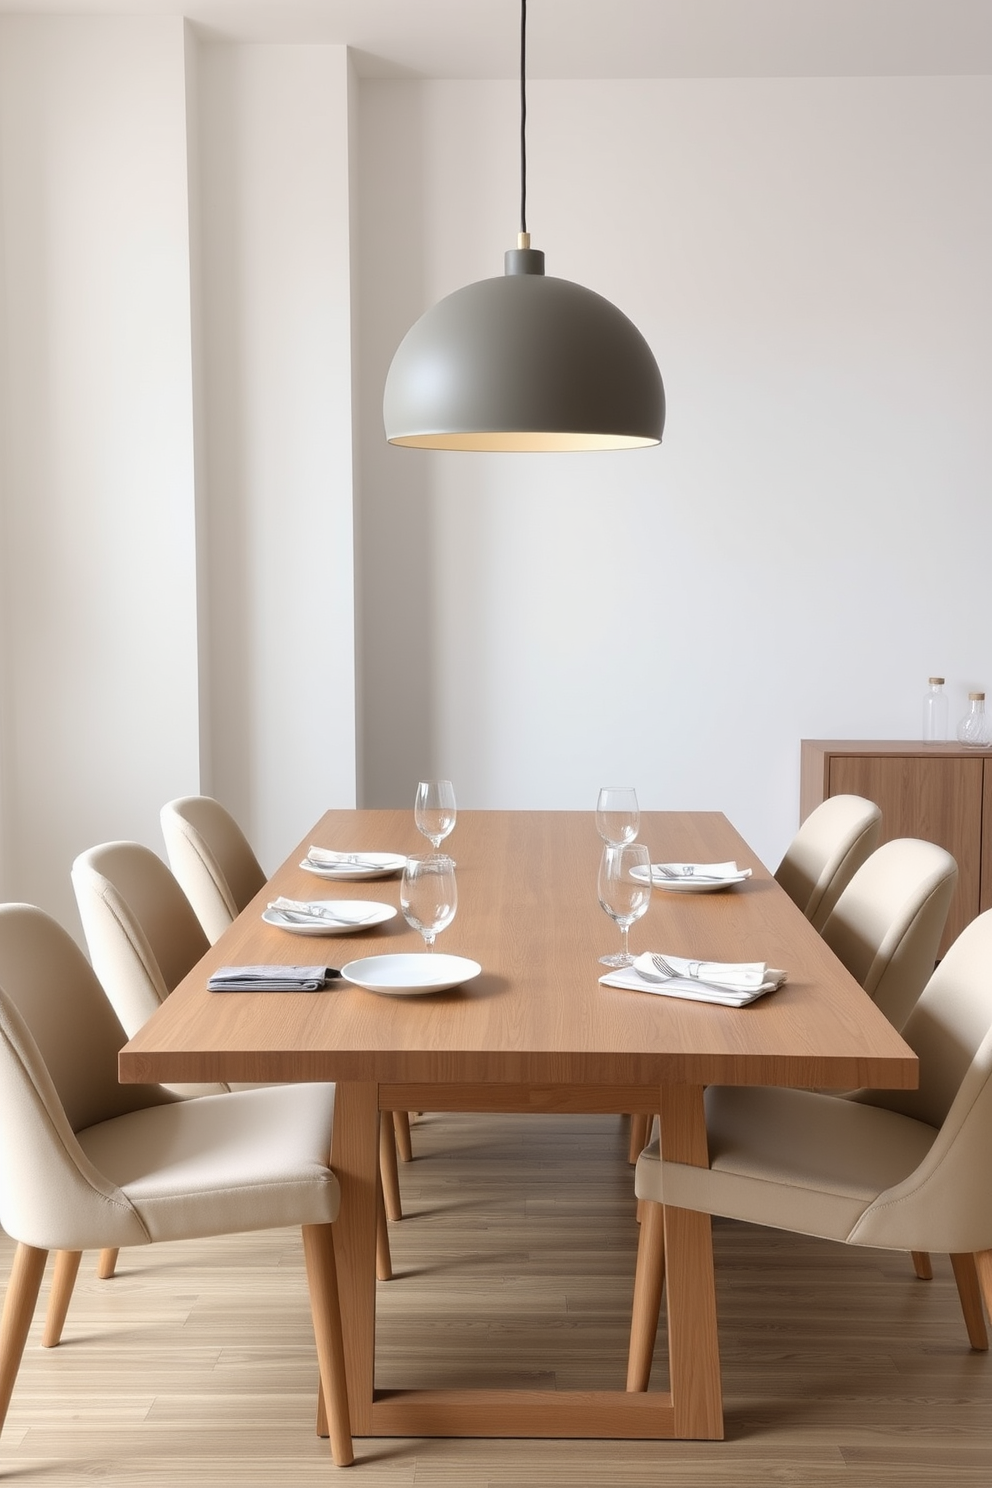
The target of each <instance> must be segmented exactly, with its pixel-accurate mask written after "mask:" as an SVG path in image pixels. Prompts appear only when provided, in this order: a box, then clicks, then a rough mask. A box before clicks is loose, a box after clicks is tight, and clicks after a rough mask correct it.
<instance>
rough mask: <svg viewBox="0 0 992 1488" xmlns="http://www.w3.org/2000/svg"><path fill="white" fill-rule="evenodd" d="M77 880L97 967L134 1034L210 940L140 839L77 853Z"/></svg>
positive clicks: (81, 911)
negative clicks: (140, 842)
mask: <svg viewBox="0 0 992 1488" xmlns="http://www.w3.org/2000/svg"><path fill="white" fill-rule="evenodd" d="M72 886H73V888H74V889H75V891H76V902H77V904H78V905H79V914H80V918H81V919H82V922H83V930H84V932H85V935H86V944H87V946H88V947H89V952H90V960H91V961H92V963H93V970H94V971H95V972H96V974H97V976H98V978H99V979H100V981H101V982H102V983H103V986H104V988H105V990H106V993H107V996H108V997H109V998H110V1000H111V1002H112V1003H113V1004H114V1010H115V1012H116V1013H117V1016H118V1017H119V1018H120V1020H121V1023H122V1024H123V1026H124V1030H125V1032H126V1033H127V1035H128V1038H130V1037H131V1036H132V1035H133V1034H135V1033H137V1031H138V1029H139V1028H140V1027H141V1026H142V1024H144V1023H147V1021H148V1019H149V1018H150V1017H151V1015H152V1013H154V1012H155V1010H156V1009H157V1007H158V1005H159V1003H161V1002H164V1001H165V999H166V998H167V997H168V995H169V993H170V992H171V991H172V989H173V988H174V987H176V986H178V985H179V983H180V982H181V981H182V979H183V977H184V976H185V975H186V973H187V972H188V971H189V970H190V969H191V968H192V967H193V966H195V965H196V963H197V961H199V960H200V958H201V957H202V956H204V955H205V954H206V952H207V950H208V948H209V942H208V940H207V937H206V936H205V935H204V933H203V930H202V929H201V927H200V923H199V921H198V920H197V918H196V915H195V914H194V913H193V911H192V909H191V908H190V904H189V901H188V899H187V898H186V896H185V894H184V893H183V891H182V889H181V888H180V887H179V885H178V883H177V882H176V880H175V879H174V878H173V876H172V874H171V873H170V872H169V870H168V868H167V867H166V865H165V864H164V863H163V862H162V860H161V858H159V857H156V855H155V853H153V852H152V851H151V849H150V848H147V847H142V846H141V845H140V844H139V843H137V842H105V843H103V844H102V846H100V847H92V848H90V850H89V851H88V852H84V853H80V855H79V857H78V858H77V859H76V861H75V862H74V863H73V865H72Z"/></svg>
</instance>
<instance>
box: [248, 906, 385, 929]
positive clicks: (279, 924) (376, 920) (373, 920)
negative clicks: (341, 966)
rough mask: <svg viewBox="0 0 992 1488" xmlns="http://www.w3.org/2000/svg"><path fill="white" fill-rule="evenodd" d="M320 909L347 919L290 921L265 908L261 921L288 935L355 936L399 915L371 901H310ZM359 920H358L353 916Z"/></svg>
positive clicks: (282, 913) (285, 916)
mask: <svg viewBox="0 0 992 1488" xmlns="http://www.w3.org/2000/svg"><path fill="white" fill-rule="evenodd" d="M310 902H311V903H313V904H319V905H320V907H321V909H326V910H328V911H329V912H330V913H331V914H335V913H340V914H342V915H347V916H348V918H347V920H340V921H335V920H331V919H327V920H292V919H290V918H289V915H288V914H286V913H284V912H283V910H281V909H265V910H263V912H262V919H263V920H264V921H265V923H266V924H267V925H275V927H276V929H277V930H288V931H289V933H290V935H357V933H358V932H359V931H360V930H371V928H372V926H373V925H382V924H384V923H385V921H386V920H394V919H395V918H396V916H397V914H398V913H399V911H398V910H396V909H394V908H393V906H392V905H391V904H377V903H376V902H375V901H374V900H372V899H313V900H311V901H310ZM358 915H361V916H362V918H361V919H358V918H357V916H358Z"/></svg>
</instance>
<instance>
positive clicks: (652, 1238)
mask: <svg viewBox="0 0 992 1488" xmlns="http://www.w3.org/2000/svg"><path fill="white" fill-rule="evenodd" d="M642 1205H643V1217H642V1220H641V1233H640V1236H639V1237H638V1241H637V1269H636V1271H635V1273H634V1302H633V1306H632V1309H631V1319H630V1353H629V1355H628V1358H627V1389H628V1391H630V1392H634V1391H638V1390H646V1389H647V1387H648V1380H649V1379H650V1378H651V1356H652V1354H653V1353H654V1343H655V1338H656V1337H657V1335H658V1315H659V1313H660V1312H661V1293H662V1288H663V1287H664V1284H665V1211H664V1209H663V1207H662V1206H661V1204H654V1203H651V1202H649V1201H647V1200H642Z"/></svg>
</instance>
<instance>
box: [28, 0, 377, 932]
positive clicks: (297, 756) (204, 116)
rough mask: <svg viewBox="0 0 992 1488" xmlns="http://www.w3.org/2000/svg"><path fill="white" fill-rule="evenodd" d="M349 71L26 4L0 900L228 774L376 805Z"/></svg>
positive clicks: (267, 798) (272, 838)
mask: <svg viewBox="0 0 992 1488" xmlns="http://www.w3.org/2000/svg"><path fill="white" fill-rule="evenodd" d="M352 108H353V99H352V84H351V74H350V70H349V62H348V54H347V50H346V49H345V48H344V47H331V46H240V45H235V44H224V45H222V44H211V43H206V42H203V41H202V40H200V39H198V38H197V37H196V36H195V35H194V34H193V33H192V32H191V31H190V29H189V28H187V27H185V26H184V23H183V21H182V20H181V19H179V18H157V19H150V20H149V19H134V18H131V19H125V18H113V19H111V18H99V17H77V18H64V17H32V18H18V19H11V18H4V19H2V20H0V273H2V275H3V277H2V281H0V330H2V334H3V341H2V350H0V440H2V444H0V894H2V895H3V896H4V897H6V898H24V899H29V900H32V901H34V902H36V903H39V904H41V905H43V906H44V907H45V908H47V909H49V910H51V911H52V912H53V913H55V914H56V915H57V916H58V917H59V918H60V919H62V920H63V922H65V923H66V924H68V925H70V926H71V927H74V928H75V929H76V930H77V931H78V921H77V919H76V914H75V906H74V903H73V900H72V894H71V890H70V888H69V880H68V872H69V866H70V864H71V861H72V859H73V857H74V856H75V854H76V853H78V852H79V851H80V850H82V849H83V848H85V847H87V846H89V845H91V844H92V843H94V842H98V841H103V840H106V839H109V838H115V837H128V838H136V839H138V840H139V841H143V842H145V843H147V844H148V845H150V846H151V847H153V848H155V849H157V850H158V851H162V841H161V835H160V831H159V826H158V812H159V808H160V806H161V804H162V803H163V802H164V801H165V800H167V799H169V798H170V797H172V796H176V795H181V794H186V793H193V792H196V791H198V790H201V789H203V790H208V791H210V792H212V793H214V794H216V795H217V796H219V797H220V799H221V800H223V801H225V803H226V804H227V805H228V806H229V807H231V809H233V810H234V811H235V813H236V814H237V815H238V816H239V818H240V820H241V821H242V822H243V824H244V826H245V830H246V831H247V832H248V834H249V836H250V837H251V838H252V840H253V842H254V844H255V846H256V849H257V851H258V852H259V855H260V857H261V858H262V861H263V862H269V863H270V864H272V865H273V866H274V864H275V862H277V861H278V860H279V859H280V858H281V857H282V856H283V855H284V853H285V852H286V850H287V849H288V847H289V846H291V844H292V843H293V842H294V841H295V840H296V839H297V838H298V837H299V836H300V835H301V834H302V833H303V832H304V831H305V830H306V827H307V826H308V824H309V823H310V822H311V821H312V820H313V819H314V818H315V817H316V816H317V815H318V814H319V812H320V811H321V810H323V809H324V808H325V807H326V806H328V805H349V804H353V803H354V799H355V662H354V649H355V635H354V561H353V530H352V529H353V516H352V504H353V465H352V443H353V441H352V419H353V397H352V324H351V322H352V274H351V253H352V233H353V222H352V214H351V209H350V193H351V189H352V182H351V173H350V152H351V151H352V150H353V148H354V132H353V131H352V130H351V129H350V128H349V113H350V111H351V110H352Z"/></svg>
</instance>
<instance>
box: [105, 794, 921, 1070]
mask: <svg viewBox="0 0 992 1488" xmlns="http://www.w3.org/2000/svg"><path fill="white" fill-rule="evenodd" d="M640 840H642V841H644V842H646V843H647V845H648V847H649V848H650V851H651V858H652V861H654V862H658V861H662V862H664V861H679V860H684V861H695V862H707V861H708V862H718V861H719V862H722V861H726V860H728V859H732V858H736V860H737V862H738V863H739V864H740V865H741V866H742V867H743V866H747V867H750V868H751V869H752V870H753V876H752V877H751V878H750V879H749V880H747V881H746V882H745V883H743V884H740V885H738V886H736V887H735V888H733V889H730V890H727V891H725V892H720V893H710V894H699V895H696V894H691V895H690V894H674V893H667V892H665V891H663V890H658V889H656V890H655V892H654V893H653V895H652V902H651V906H650V908H649V909H648V912H647V914H646V915H645V916H644V917H643V918H642V919H641V920H639V921H637V922H636V923H635V924H634V925H633V927H632V929H631V948H632V950H633V951H634V953H635V954H636V953H637V952H638V951H641V950H652V951H660V952H661V953H662V954H668V953H673V954H675V955H685V956H692V957H694V958H698V959H707V960H720V961H766V962H767V963H768V964H769V965H773V966H779V967H783V968H785V969H786V970H787V972H788V974H789V980H788V982H787V984H786V985H785V986H784V987H782V988H781V989H780V990H778V991H776V992H773V993H770V994H768V995H767V996H766V997H763V998H760V999H759V1000H758V1001H757V1002H755V1003H754V1004H752V1005H750V1006H749V1007H746V1008H742V1009H733V1008H725V1007H718V1006H710V1005H706V1004H700V1003H692V1002H686V1001H681V1000H676V999H674V998H666V997H659V996H653V995H651V994H648V993H639V992H628V991H622V990H619V989H614V988H609V987H603V986H601V985H600V983H599V977H600V975H601V974H602V973H603V971H604V968H603V967H601V966H600V965H599V964H598V960H597V958H598V957H599V956H600V955H601V954H603V953H604V952H606V951H612V950H615V949H617V948H618V946H619V938H620V937H619V932H618V930H617V928H616V926H615V925H614V923H613V922H612V920H610V919H609V918H608V916H607V915H606V914H605V913H604V912H603V910H602V909H601V908H600V905H599V902H598V898H597V892H596V878H597V869H598V864H599V859H600V855H601V851H602V843H601V842H600V840H599V838H598V836H597V833H596V827H595V819H594V815H593V813H592V812H569V811H462V812H459V815H458V820H457V824H456V827H455V830H454V832H453V834H452V836H451V837H450V838H449V839H448V840H447V842H446V843H445V844H444V846H445V849H446V850H447V851H449V852H450V854H451V856H452V857H454V859H455V860H456V863H457V879H458V895H459V900H458V912H457V915H456V917H455V919H454V921H453V923H452V925H451V926H450V927H449V928H448V929H447V930H445V931H444V932H443V933H442V934H441V935H440V936H439V937H438V949H439V950H441V951H445V952H449V953H453V954H459V955H464V956H469V957H472V958H473V959H475V960H477V961H479V962H480V963H481V964H482V967H483V972H482V975H481V976H479V977H477V978H475V979H474V980H473V981H471V982H470V983H467V984H466V985H465V986H464V987H461V988H456V989H453V990H451V991H447V992H439V993H432V994H430V995H428V996H423V997H410V998H391V997H386V996H381V995H378V994H376V993H373V992H367V991H363V990H362V989H360V988H357V987H353V986H350V985H348V984H346V983H338V984H337V985H335V986H333V987H331V988H329V989H327V990H325V991H321V992H317V993H278V994H276V993H272V994H265V993H210V992H208V991H207V989H206V980H207V977H208V975H209V973H210V972H211V971H212V970H213V969H214V968H215V967H217V966H221V965H227V964H241V963H245V964H248V963H256V962H258V963H268V962H272V963H290V962H292V963H298V962H299V963H304V964H311V963H314V962H320V961H325V960H326V962H327V964H329V965H334V966H341V965H343V964H344V963H345V962H346V961H348V960H353V959H356V958H358V957H362V956H367V955H375V954H379V953H382V952H387V951H417V950H420V949H421V948H422V944H423V943H422V940H421V937H420V935H419V934H418V933H417V932H416V931H414V930H411V929H410V928H409V927H408V926H407V924H406V921H405V920H404V919H403V917H402V914H400V915H398V916H397V917H396V918H395V919H394V920H391V921H389V922H388V923H386V924H385V925H383V926H380V927H378V928H377V929H376V930H374V931H372V932H370V933H368V934H360V935H347V936H334V937H328V938H324V937H320V938H304V937H301V936H296V935H292V934H290V933H288V932H286V931H283V930H279V929H276V928H274V927H271V926H269V925H266V924H265V923H264V922H263V921H262V919H261V912H262V910H263V909H264V907H265V905H266V903H267V902H268V900H269V899H271V898H273V897H275V895H277V894H285V895H287V896H290V897H292V898H297V899H301V898H302V899H313V898H337V899H346V898H353V899H376V900H379V899H381V900H382V901H383V902H385V903H389V904H393V905H398V904H399V887H400V885H399V880H398V879H396V878H394V879H386V880H379V881H365V882H361V883H331V882H327V881H323V880H321V879H319V878H316V877H314V876H313V875H312V874H310V873H307V872H305V871H303V870H302V869H301V868H300V867H299V863H300V861H301V859H302V858H303V857H304V856H305V854H306V851H307V848H308V846H309V845H310V844H311V843H314V844H317V845H319V846H321V847H327V848H333V849H337V850H341V851H346V852H371V851H386V852H397V853H411V852H418V851H423V850H424V848H425V846H426V844H425V842H424V839H423V838H421V837H420V836H419V834H418V833H417V831H416V828H415V826H414V823H413V813H412V811H408V810H384V811H372V810H362V811H330V812H328V813H327V814H326V815H325V816H324V817H323V818H322V819H321V820H320V821H319V822H318V823H317V825H316V826H315V827H314V828H313V830H312V831H311V832H310V833H308V835H307V837H306V838H304V840H303V841H302V842H301V843H300V845H299V847H297V848H296V849H294V851H293V852H292V853H290V855H289V857H288V858H287V860H286V862H285V863H284V864H283V866H282V867H281V868H280V869H279V870H278V871H277V872H276V873H275V875H274V876H273V878H272V880H271V881H270V883H269V884H268V885H267V887H266V888H265V889H264V890H263V891H262V892H261V893H260V894H259V895H258V896H257V898H256V899H255V900H254V901H253V902H252V904H250V905H249V906H248V907H247V909H246V910H245V911H244V912H243V914H242V915H241V916H240V917H239V919H238V920H237V921H236V922H235V924H234V925H232V926H231V928H230V930H229V931H227V932H226V933H225V935H224V936H223V937H222V938H221V939H220V940H219V941H218V942H217V944H216V945H215V946H213V947H212V948H211V950H210V952H209V954H208V955H207V956H206V957H205V958H204V960H203V961H202V962H200V963H199V965H198V966H197V967H196V968H194V970H193V971H192V972H191V973H190V975H189V976H188V977H187V978H186V979H185V980H184V981H183V982H182V983H180V985H179V987H177V989H176V990H175V992H174V993H173V994H172V995H171V996H170V997H169V999H168V1001H167V1002H166V1003H165V1004H164V1005H163V1006H162V1008H160V1009H159V1011H158V1012H157V1013H156V1014H155V1016H154V1017H153V1018H152V1019H150V1020H149V1022H148V1023H147V1024H146V1025H145V1027H144V1028H143V1029H141V1031H140V1032H139V1033H138V1034H137V1035H136V1036H135V1037H134V1038H133V1039H131V1041H130V1042H129V1043H128V1044H127V1045H126V1047H125V1048H124V1049H123V1050H122V1051H121V1055H120V1072H121V1078H122V1079H123V1080H128V1081H156V1080H162V1081H173V1082H175V1081H206V1080H217V1079H224V1080H229V1081H230V1080H233V1081H268V1080H272V1081H277V1080H279V1081H281V1080H318V1079H328V1080H339V1081H341V1080H354V1081H373V1082H378V1083H402V1082H431V1083H446V1082H450V1083H457V1082H464V1081H480V1082H491V1083H494V1084H500V1083H502V1084H506V1083H510V1082H517V1083H520V1084H525V1083H528V1082H529V1083H541V1084H559V1085H570V1084H575V1085H586V1086H589V1085H597V1084H602V1085H624V1084H626V1085H638V1086H648V1085H655V1086H656V1085H659V1084H663V1083H667V1084H673V1083H674V1084H713V1083H721V1084H745V1085H746V1084H779V1085H792V1086H800V1087H811V1086H818V1087H832V1088H835V1089H850V1088H853V1087H857V1086H861V1085H875V1086H884V1087H904V1088H909V1087H913V1086H915V1084H916V1083H917V1066H916V1059H915V1056H914V1055H913V1053H912V1051H911V1050H910V1049H909V1048H908V1046H907V1045H906V1044H905V1043H904V1042H903V1040H902V1039H901V1038H900V1037H899V1035H898V1034H897V1033H896V1032H895V1030H894V1029H893V1028H892V1027H891V1026H890V1025H889V1023H888V1022H887V1021H886V1020H885V1019H884V1018H883V1017H882V1015H881V1013H879V1012H878V1010H877V1009H876V1008H875V1006H874V1004H873V1003H872V1002H871V1001H870V999H869V998H868V997H866V995H865V994H864V993H863V992H862V990H861V989H860V987H859V986H858V985H857V983H856V982H855V981H854V979H853V978H852V977H851V976H850V975H849V974H848V973H847V972H846V971H845V970H844V968H843V967H842V966H841V965H840V963H839V962H838V961H837V959H836V957H835V956H834V955H833V953H832V952H831V951H830V950H829V949H828V947H827V946H826V945H825V944H824V943H823V941H822V940H821V938H820V937H819V935H818V934H817V933H816V932H815V931H814V930H813V929H812V928H811V926H810V925H809V923H808V921H807V920H806V919H805V917H804V916H803V915H802V914H801V913H800V911H799V910H798V909H797V908H796V907H795V905H794V904H793V903H792V901H791V900H790V899H789V898H788V896H787V895H786V894H785V893H784V892H783V891H782V890H781V889H780V888H779V887H778V885H777V884H776V883H775V881H774V879H773V878H772V876H771V874H770V873H769V872H768V871H767V869H766V868H764V867H763V865H762V864H761V863H760V862H759V861H758V859H757V858H756V857H755V856H754V854H753V853H752V852H751V850H750V849H749V848H748V846H747V844H746V843H745V842H744V841H743V839H742V838H741V837H740V836H739V835H738V834H737V833H736V832H735V831H734V829H733V828H732V827H731V826H730V824H729V823H728V822H727V820H726V818H725V817H723V816H722V815H721V814H719V813H717V812H648V813H643V814H642V817H641V831H640Z"/></svg>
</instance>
